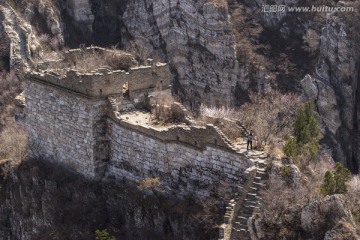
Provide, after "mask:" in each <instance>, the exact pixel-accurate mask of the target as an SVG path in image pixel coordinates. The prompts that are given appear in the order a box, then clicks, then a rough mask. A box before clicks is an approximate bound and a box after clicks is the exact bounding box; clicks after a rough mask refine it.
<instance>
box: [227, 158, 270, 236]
mask: <svg viewBox="0 0 360 240" xmlns="http://www.w3.org/2000/svg"><path fill="white" fill-rule="evenodd" d="M255 163H256V164H257V165H258V166H257V167H256V169H255V171H254V172H253V173H249V172H248V173H247V175H251V176H252V177H251V178H249V179H248V181H247V184H245V185H242V186H239V191H240V192H241V193H242V199H240V201H239V202H238V203H239V205H240V206H239V208H238V211H237V213H235V214H234V224H233V226H232V231H231V235H230V239H231V240H238V239H241V240H250V239H251V238H250V234H249V231H248V225H247V222H248V220H249V218H250V217H251V216H252V215H253V213H254V212H256V211H258V210H259V201H260V200H261V197H260V196H259V190H260V189H261V188H263V187H264V186H265V185H266V180H267V174H266V165H267V164H266V160H261V159H255Z"/></svg>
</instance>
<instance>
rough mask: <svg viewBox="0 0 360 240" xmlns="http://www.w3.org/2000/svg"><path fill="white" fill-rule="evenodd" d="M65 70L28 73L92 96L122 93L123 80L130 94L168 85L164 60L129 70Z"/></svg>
mask: <svg viewBox="0 0 360 240" xmlns="http://www.w3.org/2000/svg"><path fill="white" fill-rule="evenodd" d="M64 71H65V73H66V75H60V74H59V73H58V72H56V71H38V72H30V73H29V74H28V75H27V77H28V78H32V79H34V80H37V81H43V82H48V83H51V84H54V85H56V86H59V87H61V88H65V89H68V90H71V91H75V92H77V93H81V94H85V95H87V96H91V97H98V96H106V95H111V94H118V93H122V91H123V84H125V83H129V90H130V96H131V95H132V94H131V92H132V91H139V90H145V89H148V88H155V87H157V86H162V87H163V88H168V87H169V85H170V82H169V70H168V67H167V65H166V64H156V65H154V66H153V67H152V66H145V67H136V68H131V69H130V71H129V72H126V71H124V70H114V71H111V70H108V69H105V68H100V69H97V70H96V71H91V72H87V73H82V72H80V71H77V70H74V69H64Z"/></svg>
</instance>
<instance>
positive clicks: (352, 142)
mask: <svg viewBox="0 0 360 240" xmlns="http://www.w3.org/2000/svg"><path fill="white" fill-rule="evenodd" d="M352 31H354V29H352V30H351V27H350V26H349V25H347V24H346V23H345V20H344V18H341V17H339V16H336V15H331V16H329V17H328V19H327V22H326V25H325V27H324V28H323V29H322V34H321V45H320V59H319V61H318V64H317V67H316V71H315V73H314V74H313V75H312V76H306V77H305V78H304V79H303V80H302V85H303V88H304V90H305V93H306V94H307V96H308V98H309V99H311V100H313V101H314V102H315V105H316V107H317V109H318V111H319V113H320V117H321V120H322V122H323V124H324V126H325V128H326V132H327V135H326V137H325V139H326V141H328V143H329V144H330V145H332V146H333V147H334V153H335V158H336V159H337V160H338V161H340V162H342V163H343V164H345V165H346V166H348V167H349V168H350V169H351V170H352V171H354V172H358V170H359V166H360V155H359V151H360V139H359V136H360V132H359V126H360V125H359V124H360V118H359V116H360V108H359V104H360V96H359V86H360V78H359V77H360V76H359V72H360V70H359V63H360V49H359V47H358V43H357V41H356V34H357V33H356V32H352ZM355 31H356V30H355ZM351 32H352V33H351Z"/></svg>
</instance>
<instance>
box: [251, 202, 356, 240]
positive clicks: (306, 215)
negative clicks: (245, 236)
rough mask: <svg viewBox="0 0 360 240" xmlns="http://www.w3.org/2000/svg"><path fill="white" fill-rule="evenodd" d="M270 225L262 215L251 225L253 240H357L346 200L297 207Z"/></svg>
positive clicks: (252, 220)
mask: <svg viewBox="0 0 360 240" xmlns="http://www.w3.org/2000/svg"><path fill="white" fill-rule="evenodd" d="M277 219H278V222H276V223H275V222H273V223H268V222H266V221H264V219H263V218H262V217H261V216H260V215H254V216H253V217H251V218H250V219H249V221H248V225H249V231H250V233H251V239H253V240H258V239H299V240H302V239H326V240H335V239H349V240H350V239H351V240H356V239H358V238H359V236H358V235H357V233H356V228H355V224H354V222H353V221H352V218H351V213H350V212H349V211H348V210H347V207H346V204H345V199H344V196H342V195H332V196H327V197H325V198H324V199H323V200H319V201H313V202H310V203H309V204H308V205H306V206H303V207H302V206H300V205H295V206H292V207H289V208H287V209H286V210H285V211H284V212H282V213H281V215H280V216H278V218H277Z"/></svg>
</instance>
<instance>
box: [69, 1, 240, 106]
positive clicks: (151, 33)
mask: <svg viewBox="0 0 360 240" xmlns="http://www.w3.org/2000/svg"><path fill="white" fill-rule="evenodd" d="M217 2H218V3H220V4H218V3H213V2H211V1H206V0H199V1H190V0H185V1H179V0H170V1H168V0H161V1H154V0H150V1H145V0H136V1H107V2H103V1H98V0H90V1H88V2H87V1H86V0H82V1H77V0H73V1H71V3H72V4H69V5H68V9H67V11H68V12H70V13H71V14H70V17H71V18H72V20H73V22H75V23H76V24H77V25H78V26H80V25H81V24H83V26H82V27H80V28H78V29H81V31H82V32H86V34H87V35H88V36H89V37H90V39H92V42H95V43H101V44H104V43H105V44H106V43H108V44H109V43H121V44H122V45H123V46H125V47H126V46H128V45H129V44H130V43H131V41H134V42H135V43H136V44H137V45H138V46H137V48H138V49H139V48H141V49H140V50H139V51H141V52H140V55H143V56H144V57H146V55H148V56H150V55H151V56H158V57H159V58H166V59H167V61H168V62H169V63H170V65H171V70H172V74H173V89H174V91H175V92H176V93H177V94H178V95H179V96H180V97H181V98H182V99H183V100H185V101H187V103H188V104H189V105H193V106H194V107H195V108H196V107H199V105H200V102H205V103H208V104H212V105H215V104H217V105H230V104H231V103H232V102H233V93H234V87H235V85H236V66H237V65H236V60H235V38H234V36H233V33H232V24H231V21H230V16H229V14H228V11H227V8H226V2H224V1H217ZM84 25H85V26H86V27H85V28H86V29H84Z"/></svg>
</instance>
